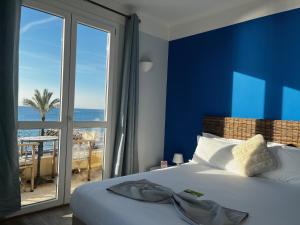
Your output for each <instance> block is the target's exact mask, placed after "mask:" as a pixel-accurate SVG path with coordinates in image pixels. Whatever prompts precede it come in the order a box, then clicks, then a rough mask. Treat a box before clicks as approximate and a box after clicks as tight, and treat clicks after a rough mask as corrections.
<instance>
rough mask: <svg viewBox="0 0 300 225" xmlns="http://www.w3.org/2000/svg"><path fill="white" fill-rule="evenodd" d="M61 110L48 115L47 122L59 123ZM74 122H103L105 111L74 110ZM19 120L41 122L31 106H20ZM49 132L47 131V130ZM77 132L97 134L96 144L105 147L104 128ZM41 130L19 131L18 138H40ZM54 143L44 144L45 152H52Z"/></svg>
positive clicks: (76, 130)
mask: <svg viewBox="0 0 300 225" xmlns="http://www.w3.org/2000/svg"><path fill="white" fill-rule="evenodd" d="M59 117H60V109H59V108H54V109H52V110H50V111H49V112H48V113H47V114H46V121H59ZM73 118H74V121H103V120H104V110H103V109H81V108H75V109H74V116H73ZM18 120H19V121H41V118H40V114H39V112H38V111H37V110H36V109H34V108H32V107H29V106H18ZM46 130H47V129H46ZM74 131H75V132H81V133H83V132H89V131H93V132H96V133H97V136H98V139H99V140H97V141H96V144H98V145H104V134H105V129H104V128H81V129H74ZM40 132H41V129H29V130H18V138H20V137H30V136H39V135H40ZM51 148H52V143H45V144H44V151H45V150H51Z"/></svg>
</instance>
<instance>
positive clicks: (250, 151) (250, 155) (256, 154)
mask: <svg viewBox="0 0 300 225" xmlns="http://www.w3.org/2000/svg"><path fill="white" fill-rule="evenodd" d="M232 154H233V158H234V161H236V163H237V165H238V168H239V169H238V171H235V172H237V173H238V174H240V175H243V176H248V177H252V176H255V175H258V174H261V173H263V172H266V171H269V170H271V169H273V168H275V167H276V160H275V158H274V157H273V155H272V153H271V152H270V151H269V149H268V148H267V144H266V142H265V140H264V137H263V136H262V135H261V134H258V135H255V136H254V137H252V138H250V139H248V140H247V141H245V142H243V143H241V144H239V145H236V146H235V147H234V148H233V149H232Z"/></svg>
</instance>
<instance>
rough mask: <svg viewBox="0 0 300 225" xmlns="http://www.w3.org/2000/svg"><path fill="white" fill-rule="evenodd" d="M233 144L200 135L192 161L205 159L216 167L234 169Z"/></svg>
mask: <svg viewBox="0 0 300 225" xmlns="http://www.w3.org/2000/svg"><path fill="white" fill-rule="evenodd" d="M234 146H235V145H234V144H230V143H226V142H224V141H220V140H216V139H214V138H207V137H200V138H199V140H198V145H197V148H196V150H195V153H194V156H193V159H192V161H194V162H198V163H199V162H202V161H205V162H206V163H208V164H210V165H211V166H214V167H216V168H220V169H223V170H229V171H234V170H236V164H235V162H234V161H233V155H232V148H233V147H234Z"/></svg>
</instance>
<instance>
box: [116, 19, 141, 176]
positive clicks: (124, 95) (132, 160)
mask: <svg viewBox="0 0 300 225" xmlns="http://www.w3.org/2000/svg"><path fill="white" fill-rule="evenodd" d="M138 75H139V18H138V16H137V15H136V14H133V15H132V16H131V17H130V18H129V19H127V21H126V25H125V41H124V51H123V64H122V83H121V88H122V91H121V97H120V99H121V101H120V109H119V114H118V119H117V127H116V136H115V144H114V151H113V164H112V174H111V176H112V177H118V176H123V175H128V174H132V173H136V172H138V150H137V140H136V130H137V113H138V112H137V108H138V91H139V90H138V84H139V80H138Z"/></svg>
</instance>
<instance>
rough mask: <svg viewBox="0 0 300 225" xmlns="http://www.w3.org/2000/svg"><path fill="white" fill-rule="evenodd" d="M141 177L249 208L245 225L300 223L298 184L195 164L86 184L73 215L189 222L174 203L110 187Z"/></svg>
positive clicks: (170, 224)
mask: <svg viewBox="0 0 300 225" xmlns="http://www.w3.org/2000/svg"><path fill="white" fill-rule="evenodd" d="M143 178H144V179H148V180H150V181H152V182H155V183H159V184H161V185H164V186H167V187H170V188H172V189H173V190H174V191H175V192H181V191H183V190H185V189H187V188H189V189H193V190H197V191H199V192H202V193H204V194H205V195H204V197H202V198H203V199H209V200H213V201H216V202H218V203H219V204H220V205H223V206H225V207H228V208H232V209H237V210H241V211H245V212H248V213H249V215H250V216H249V218H248V219H247V220H246V221H245V222H244V223H243V224H244V225H300V188H299V186H298V187H297V186H292V185H289V184H282V183H278V182H275V181H271V180H267V179H265V178H256V177H251V178H249V177H241V176H238V175H235V174H233V173H230V172H227V171H224V170H219V169H215V168H211V167H209V166H207V165H205V164H195V163H187V164H184V165H181V166H179V167H171V168H167V169H163V170H156V171H152V172H147V173H141V174H137V175H132V176H126V177H121V178H115V179H109V180H105V181H102V182H95V183H90V184H86V185H83V186H81V187H79V188H77V189H76V190H75V192H74V193H73V195H72V199H71V208H72V210H73V213H74V215H75V216H76V217H77V218H79V219H80V220H81V221H83V222H84V223H86V225H160V224H161V225H187V223H186V222H184V221H183V220H181V219H180V218H179V216H178V214H177V213H176V211H175V210H174V208H173V206H172V205H167V204H154V203H145V202H139V201H135V200H131V199H127V198H124V197H121V196H117V195H114V194H112V193H110V192H108V191H106V188H107V187H110V186H112V185H114V184H117V183H120V182H122V181H126V180H138V179H143Z"/></svg>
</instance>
